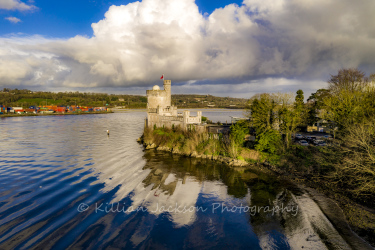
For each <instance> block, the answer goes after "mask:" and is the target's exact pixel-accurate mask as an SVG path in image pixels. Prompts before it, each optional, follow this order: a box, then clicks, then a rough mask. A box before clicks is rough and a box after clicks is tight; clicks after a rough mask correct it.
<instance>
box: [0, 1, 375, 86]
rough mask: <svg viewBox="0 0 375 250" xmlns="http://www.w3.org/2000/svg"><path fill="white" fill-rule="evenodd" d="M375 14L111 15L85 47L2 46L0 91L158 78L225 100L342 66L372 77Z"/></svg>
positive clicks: (280, 4) (13, 40)
mask: <svg viewBox="0 0 375 250" xmlns="http://www.w3.org/2000/svg"><path fill="white" fill-rule="evenodd" d="M7 1H9V0H7ZM0 6H1V5H0ZM374 9H375V2H374V1H365V0H362V1H359V2H358V1H357V2H352V1H350V0H331V1H324V0H314V1H312V0H306V1H297V0H245V1H244V2H243V5H241V6H237V5H235V4H231V5H228V6H226V7H224V8H220V9H216V10H215V11H214V12H213V13H212V14H211V15H209V16H203V15H202V14H201V13H200V12H199V10H198V7H197V5H196V4H195V3H194V0H143V1H142V2H134V3H130V4H128V5H122V6H111V7H110V9H109V10H108V11H107V13H106V14H105V18H104V19H103V20H101V21H99V22H98V23H94V24H92V28H93V31H94V36H93V37H91V38H86V37H81V36H76V37H74V38H71V39H68V40H49V39H45V38H42V37H8V38H0V83H3V84H7V85H17V84H18V85H23V86H29V85H31V86H41V85H43V86H49V87H54V86H56V87H57V86H58V87H69V88H74V87H127V86H148V85H153V84H154V83H155V81H157V79H158V77H160V75H161V74H162V73H165V75H166V77H167V78H168V79H172V81H174V82H185V81H186V82H187V81H189V80H195V81H198V82H199V81H200V80H206V79H209V80H212V81H211V82H213V83H215V81H216V82H217V81H219V82H221V83H223V82H226V83H228V84H232V85H228V86H234V85H235V87H228V88H229V89H228V91H230V90H232V92H233V91H235V89H236V88H241V86H248V87H249V88H251V87H253V88H254V87H257V88H259V87H261V86H264V87H267V86H268V87H269V88H270V89H271V90H272V89H273V87H272V86H279V85H277V84H276V83H275V82H278V83H279V82H282V81H283V79H307V80H304V81H302V80H291V81H292V82H298V84H297V86H296V88H298V87H301V86H305V87H306V88H308V89H314V88H315V87H316V88H317V86H306V84H313V83H314V82H316V81H318V82H321V79H324V78H327V76H329V74H330V73H331V74H334V73H335V72H336V71H337V69H339V68H341V67H361V68H363V69H365V70H372V69H374V66H375V26H374V25H373V24H374V23H375V16H374V15H372V10H374ZM369 73H370V72H369ZM273 78H277V79H279V80H277V81H271V80H270V79H273ZM261 79H268V80H261ZM314 79H316V81H314ZM272 82H274V85H272ZM238 83H244V84H245V85H238ZM257 84H258V85H257ZM262 84H263V85H262ZM275 84H276V85H275ZM197 86H198V85H197ZM212 86H213V87H214V85H212ZM218 86H223V85H217V87H218ZM279 87H280V86H279ZM285 88H286V87H285ZM262 89H264V88H262ZM265 90H266V89H265ZM223 91H224V89H223ZM186 92H189V91H188V90H186ZM248 92H257V91H256V90H255V91H248ZM242 93H243V92H242Z"/></svg>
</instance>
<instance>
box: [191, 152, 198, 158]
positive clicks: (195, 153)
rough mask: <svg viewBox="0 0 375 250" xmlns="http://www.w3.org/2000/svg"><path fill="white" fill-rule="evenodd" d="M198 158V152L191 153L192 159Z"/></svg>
mask: <svg viewBox="0 0 375 250" xmlns="http://www.w3.org/2000/svg"><path fill="white" fill-rule="evenodd" d="M197 156H198V153H197V152H196V151H193V153H191V155H190V157H197Z"/></svg>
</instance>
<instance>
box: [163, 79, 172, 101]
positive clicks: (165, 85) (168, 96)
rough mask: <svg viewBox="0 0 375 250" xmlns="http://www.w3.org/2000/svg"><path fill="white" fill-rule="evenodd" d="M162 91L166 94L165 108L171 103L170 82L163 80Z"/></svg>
mask: <svg viewBox="0 0 375 250" xmlns="http://www.w3.org/2000/svg"><path fill="white" fill-rule="evenodd" d="M164 90H165V92H166V94H167V96H166V102H165V104H166V106H169V107H170V106H172V102H171V80H164Z"/></svg>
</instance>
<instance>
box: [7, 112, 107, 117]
mask: <svg viewBox="0 0 375 250" xmlns="http://www.w3.org/2000/svg"><path fill="white" fill-rule="evenodd" d="M112 113H113V112H112V111H94V112H79V113H75V112H74V113H46V114H40V113H39V114H34V113H28V114H9V113H7V114H2V115H0V118H2V117H26V116H51V115H52V116H54V115H95V114H112Z"/></svg>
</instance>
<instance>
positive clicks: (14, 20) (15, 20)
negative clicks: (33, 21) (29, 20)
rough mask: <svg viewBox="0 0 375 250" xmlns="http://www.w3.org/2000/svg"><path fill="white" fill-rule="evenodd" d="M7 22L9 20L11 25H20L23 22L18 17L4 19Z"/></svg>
mask: <svg viewBox="0 0 375 250" xmlns="http://www.w3.org/2000/svg"><path fill="white" fill-rule="evenodd" d="M4 19H5V20H8V21H9V22H11V23H19V22H22V21H21V19H19V18H17V17H13V16H11V17H6V18H4Z"/></svg>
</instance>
